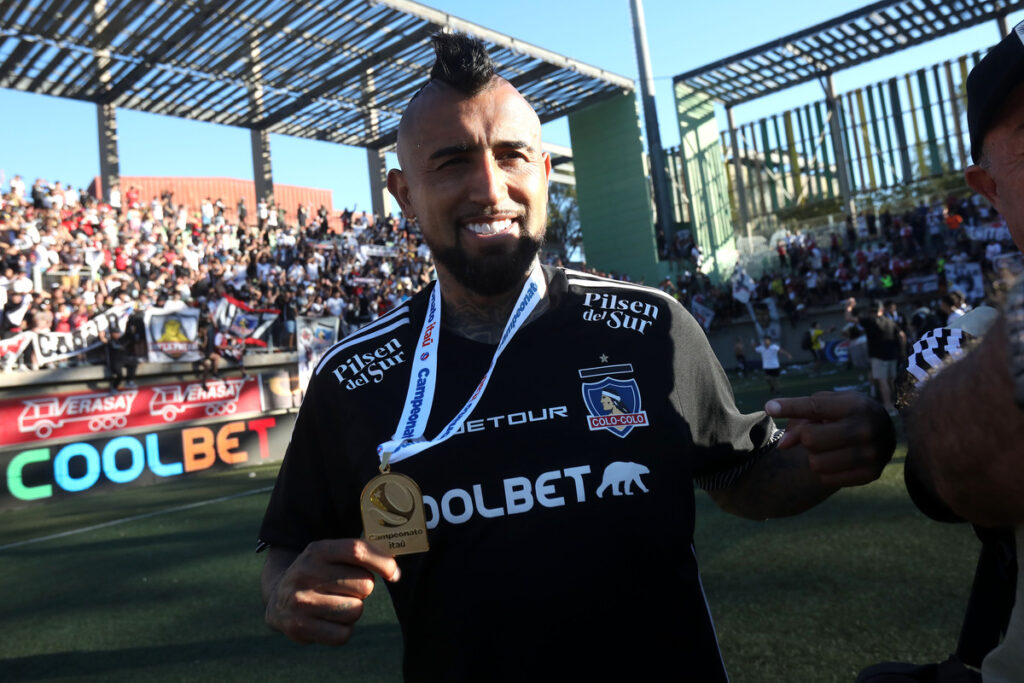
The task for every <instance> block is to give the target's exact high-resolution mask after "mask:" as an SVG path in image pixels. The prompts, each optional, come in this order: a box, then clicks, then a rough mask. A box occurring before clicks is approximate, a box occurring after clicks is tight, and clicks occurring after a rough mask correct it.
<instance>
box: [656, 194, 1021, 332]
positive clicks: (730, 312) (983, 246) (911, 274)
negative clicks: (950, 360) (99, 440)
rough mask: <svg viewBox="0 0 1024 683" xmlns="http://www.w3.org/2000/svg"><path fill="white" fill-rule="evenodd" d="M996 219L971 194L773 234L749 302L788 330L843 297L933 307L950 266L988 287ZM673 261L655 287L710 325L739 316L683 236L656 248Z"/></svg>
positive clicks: (1002, 242)
mask: <svg viewBox="0 0 1024 683" xmlns="http://www.w3.org/2000/svg"><path fill="white" fill-rule="evenodd" d="M979 227H993V228H996V229H997V230H996V231H995V233H996V234H1003V235H1004V237H1003V239H971V238H970V235H969V231H970V230H971V229H973V228H979ZM1001 228H1005V224H1004V223H1003V221H1002V219H1001V217H1000V216H998V215H997V214H995V213H994V212H992V210H991V209H990V208H989V206H988V203H987V202H985V201H984V200H982V199H981V198H980V197H978V196H977V195H973V196H955V195H951V196H949V197H946V198H945V199H942V198H939V197H935V198H933V199H932V200H931V201H930V202H925V201H920V202H919V203H918V205H917V206H915V207H913V208H910V209H907V210H905V211H902V212H892V211H890V210H889V209H885V210H883V211H881V212H880V213H879V214H877V215H876V214H875V213H874V211H873V210H867V211H865V212H863V213H862V214H861V215H859V216H857V217H856V218H853V217H849V218H847V220H846V224H845V226H843V227H842V228H838V229H823V230H818V231H813V232H812V231H807V232H801V231H795V232H785V233H784V234H780V235H777V236H776V239H775V244H774V245H773V248H772V256H771V258H770V259H766V261H767V267H765V268H764V269H763V272H761V274H760V276H759V277H757V278H755V279H754V285H755V287H754V290H753V291H752V292H751V296H750V298H751V300H756V301H762V300H764V299H768V298H772V299H774V300H775V303H776V306H777V309H778V310H779V311H780V313H781V314H782V315H784V316H785V317H786V318H787V319H788V320H789V321H790V323H791V324H792V325H793V326H794V327H795V326H797V325H798V324H799V322H800V320H801V319H802V318H803V317H804V312H805V311H806V310H807V309H808V308H820V307H829V306H839V305H840V304H841V303H842V302H844V301H845V300H847V299H848V298H850V297H861V298H865V299H893V298H903V299H909V300H911V301H909V303H910V304H912V305H914V306H917V305H933V306H934V307H935V308H938V307H939V306H940V305H941V301H942V300H943V298H945V297H946V295H947V294H950V293H951V290H952V289H954V287H952V286H951V283H950V282H948V281H947V278H946V275H947V266H948V265H949V264H951V263H980V264H981V266H982V270H983V272H984V273H986V274H987V275H988V277H986V281H987V282H990V281H991V279H992V274H993V263H994V262H995V259H996V257H998V256H999V254H1001V253H1002V252H1003V250H1004V246H1007V245H1009V244H1010V241H1009V233H1008V232H1006V231H1005V230H1002V229H1001ZM662 256H663V257H667V258H669V259H671V260H673V261H675V262H676V263H678V264H681V265H680V267H679V268H678V274H677V275H676V277H675V278H666V280H665V281H663V282H662V283H660V284H659V287H660V288H661V289H663V290H665V291H668V292H670V293H672V294H674V295H675V296H677V298H679V299H680V300H681V301H682V302H683V303H684V304H685V305H686V306H687V307H688V308H691V307H692V304H693V303H694V302H696V303H699V304H701V305H703V306H704V307H706V308H708V309H710V310H712V311H713V312H714V313H715V316H714V319H713V324H715V322H717V323H721V322H725V321H728V320H731V319H736V318H744V317H747V315H748V313H747V310H746V307H745V304H744V303H742V302H740V301H739V300H737V299H736V298H735V297H734V296H733V287H732V283H731V282H728V281H727V282H723V283H721V284H720V285H717V286H716V285H714V284H712V282H711V280H710V279H709V278H708V277H707V276H706V275H704V274H703V273H701V272H700V271H699V270H698V269H697V268H698V267H699V263H700V260H701V259H702V258H703V255H702V254H701V252H700V249H699V248H698V247H697V246H696V245H694V244H693V242H692V239H688V238H687V237H686V236H685V235H684V236H682V237H680V236H677V238H676V239H675V240H674V241H673V242H672V243H671V244H670V245H669V246H668V247H665V248H664V249H663V251H662ZM928 276H935V277H934V284H935V285H937V289H935V290H932V289H929V290H928V291H926V292H923V293H918V292H917V291H913V290H911V289H909V288H905V284H907V283H908V281H910V282H913V281H914V280H915V279H920V278H927V277H928Z"/></svg>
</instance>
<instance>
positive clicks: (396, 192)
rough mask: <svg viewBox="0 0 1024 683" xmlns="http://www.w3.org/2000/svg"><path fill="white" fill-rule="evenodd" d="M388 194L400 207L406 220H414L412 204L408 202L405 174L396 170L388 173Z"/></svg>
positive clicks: (414, 213) (407, 186)
mask: <svg viewBox="0 0 1024 683" xmlns="http://www.w3.org/2000/svg"><path fill="white" fill-rule="evenodd" d="M388 192H390V193H391V196H392V197H394V198H395V201H397V202H398V205H399V206H401V207H402V214H403V215H404V216H405V217H406V218H416V212H415V210H414V209H413V208H412V202H410V201H409V183H408V182H407V181H406V179H405V174H404V173H402V172H401V171H399V170H398V169H397V168H393V169H391V170H390V171H388Z"/></svg>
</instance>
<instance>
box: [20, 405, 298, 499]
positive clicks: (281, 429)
mask: <svg viewBox="0 0 1024 683" xmlns="http://www.w3.org/2000/svg"><path fill="white" fill-rule="evenodd" d="M294 423H295V413H288V414H281V415H267V416H253V417H250V418H248V419H235V420H230V421H221V422H215V423H212V424H205V425H199V426H179V427H174V426H167V425H165V426H164V427H163V428H162V429H159V430H158V429H155V428H154V429H153V430H151V431H146V432H141V433H135V434H132V435H115V434H102V435H89V436H88V437H87V438H83V439H82V440H80V441H75V442H72V443H69V444H64V445H56V444H49V445H42V446H40V445H33V446H28V445H27V444H26V445H23V446H20V447H16V448H13V449H7V450H4V451H0V469H2V471H3V472H4V473H5V475H6V476H5V478H4V480H3V486H2V487H0V510H7V509H13V508H23V507H28V506H31V505H39V504H44V503H47V502H50V501H53V500H60V499H66V498H67V497H69V496H73V495H81V494H95V493H108V494H113V493H114V492H115V491H116V490H118V489H120V488H122V487H124V486H138V485H143V484H156V483H160V482H164V481H170V480H174V479H175V478H177V477H180V476H183V475H189V474H194V473H196V472H203V471H207V470H212V469H220V468H226V467H238V466H244V465H255V464H258V463H260V462H265V461H272V460H279V459H281V458H282V457H283V456H284V452H285V449H286V448H287V446H288V440H289V438H290V436H291V431H292V426H293V425H294Z"/></svg>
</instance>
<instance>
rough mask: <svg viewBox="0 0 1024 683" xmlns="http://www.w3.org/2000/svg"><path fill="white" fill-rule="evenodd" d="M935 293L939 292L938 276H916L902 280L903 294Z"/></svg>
mask: <svg viewBox="0 0 1024 683" xmlns="http://www.w3.org/2000/svg"><path fill="white" fill-rule="evenodd" d="M947 267H948V266H947ZM937 291H939V276H938V275H918V276H915V277H908V278H904V279H903V293H904V294H928V293H930V292H937Z"/></svg>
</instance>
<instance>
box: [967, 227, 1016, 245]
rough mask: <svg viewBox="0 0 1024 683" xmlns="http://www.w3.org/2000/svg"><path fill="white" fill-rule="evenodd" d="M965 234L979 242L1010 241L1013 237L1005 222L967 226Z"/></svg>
mask: <svg viewBox="0 0 1024 683" xmlns="http://www.w3.org/2000/svg"><path fill="white" fill-rule="evenodd" d="M967 236H968V237H969V238H971V239H972V240H976V241H980V242H1010V241H1012V239H1013V238H1012V237H1010V229H1009V228H1007V227H1006V225H1005V224H999V225H979V226H978V227H975V228H972V227H970V226H967Z"/></svg>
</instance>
